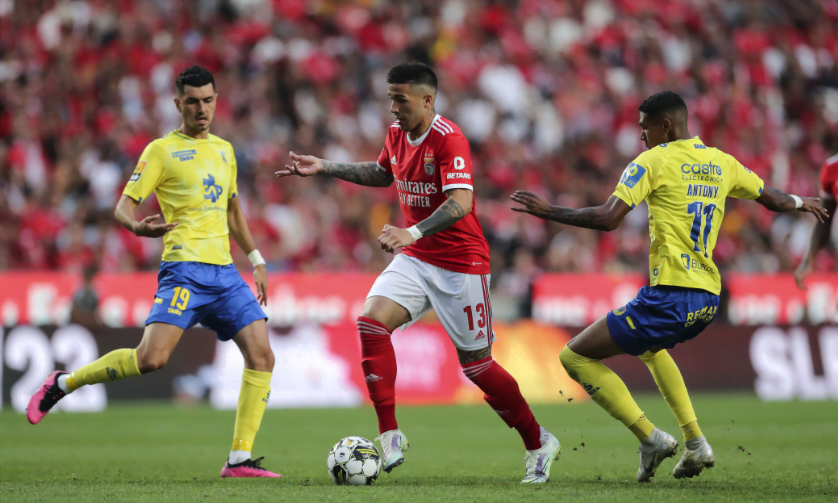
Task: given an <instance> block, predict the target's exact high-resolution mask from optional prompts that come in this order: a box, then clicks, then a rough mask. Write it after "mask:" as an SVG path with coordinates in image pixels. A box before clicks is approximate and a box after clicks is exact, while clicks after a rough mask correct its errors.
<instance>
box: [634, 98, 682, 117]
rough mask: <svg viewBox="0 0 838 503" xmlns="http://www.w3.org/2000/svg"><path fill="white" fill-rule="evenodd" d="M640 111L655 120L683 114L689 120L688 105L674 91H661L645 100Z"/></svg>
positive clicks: (639, 108)
mask: <svg viewBox="0 0 838 503" xmlns="http://www.w3.org/2000/svg"><path fill="white" fill-rule="evenodd" d="M637 109H638V110H640V111H641V112H643V113H645V114H646V115H648V116H650V117H653V118H655V119H657V118H662V117H663V116H674V115H681V114H683V119H684V120H686V119H687V103H686V102H685V101H684V98H682V97H680V96H678V95H677V94H675V93H673V92H672V91H661V92H659V93H656V94H653V95H651V96H649V97H648V98H646V99H645V100H643V103H641V104H640V106H639V107H637Z"/></svg>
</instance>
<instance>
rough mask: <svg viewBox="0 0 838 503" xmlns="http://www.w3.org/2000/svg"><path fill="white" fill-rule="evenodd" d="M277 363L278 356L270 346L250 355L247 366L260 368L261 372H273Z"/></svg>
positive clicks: (254, 368) (246, 362) (252, 368)
mask: <svg viewBox="0 0 838 503" xmlns="http://www.w3.org/2000/svg"><path fill="white" fill-rule="evenodd" d="M275 363H276V358H275V357H274V352H273V351H272V350H271V348H270V347H268V348H265V349H263V350H261V351H256V352H254V353H252V354H250V355H248V356H247V358H246V361H245V366H246V367H247V368H249V369H251V370H258V371H259V372H273V369H274V364H275Z"/></svg>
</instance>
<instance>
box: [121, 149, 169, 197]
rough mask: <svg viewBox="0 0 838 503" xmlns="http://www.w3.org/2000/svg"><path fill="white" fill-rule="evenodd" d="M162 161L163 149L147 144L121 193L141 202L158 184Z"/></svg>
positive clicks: (161, 175) (161, 173)
mask: <svg viewBox="0 0 838 503" xmlns="http://www.w3.org/2000/svg"><path fill="white" fill-rule="evenodd" d="M163 160H164V157H163V149H162V148H161V147H160V146H159V145H157V144H155V143H154V142H152V143H149V144H148V146H147V147H146V148H145V150H143V155H141V156H140V161H139V162H138V163H137V167H136V168H134V172H133V173H131V178H129V179H128V184H127V185H126V186H125V190H123V191H122V193H123V194H124V195H126V196H128V197H130V198H131V199H133V200H135V201H137V202H139V203H141V202H143V200H144V199H146V198H147V197H148V196H149V195H151V193H152V192H153V191H154V189H156V188H157V186H158V185H159V184H160V180H161V179H162V177H163Z"/></svg>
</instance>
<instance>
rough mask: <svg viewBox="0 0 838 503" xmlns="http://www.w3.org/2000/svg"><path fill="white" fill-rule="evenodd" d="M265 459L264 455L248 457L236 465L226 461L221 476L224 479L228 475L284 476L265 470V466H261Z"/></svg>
mask: <svg viewBox="0 0 838 503" xmlns="http://www.w3.org/2000/svg"><path fill="white" fill-rule="evenodd" d="M263 459H265V457H264V456H262V457H261V458H256V459H246V460H244V461H242V462H241V463H237V464H235V465H231V464H230V463H229V462H227V463H224V468H222V469H221V478H222V479H224V478H227V477H267V478H279V477H284V475H281V474H279V473H274V472H272V471H268V470H265V469H264V468H262V467H261V466H259V465H260V464H261V462H262V460H263Z"/></svg>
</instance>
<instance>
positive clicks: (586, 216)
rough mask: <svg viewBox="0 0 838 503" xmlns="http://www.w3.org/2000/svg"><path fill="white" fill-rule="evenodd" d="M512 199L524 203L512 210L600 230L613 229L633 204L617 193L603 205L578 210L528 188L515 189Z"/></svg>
mask: <svg viewBox="0 0 838 503" xmlns="http://www.w3.org/2000/svg"><path fill="white" fill-rule="evenodd" d="M510 199H512V200H513V201H515V202H516V203H519V204H522V205H523V207H520V206H513V207H512V211H517V212H520V213H529V214H530V215H534V216H537V217H538V218H543V219H545V220H552V221H554V222H559V223H561V224H565V225H572V226H574V227H583V228H585V229H596V230H599V231H613V230H614V229H616V228H617V227H619V225H620V223H621V222H622V221H623V218H624V217H625V216H626V215H627V214H628V212H629V211H631V206H629V205H627V204H626V203H625V202H624V201H623V200H622V199H620V198H619V197H617V196H615V195H612V196H611V197H609V198H608V201H606V202H605V204H603V205H602V206H594V207H592V208H581V209H578V210H577V209H573V208H563V207H561V206H553V205H552V204H550V203H549V202H548V201H547V199H544V198H543V197H541V196H539V195H538V194H534V193H532V192H529V191H526V190H517V191H515V193H513V194H512V196H510Z"/></svg>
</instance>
